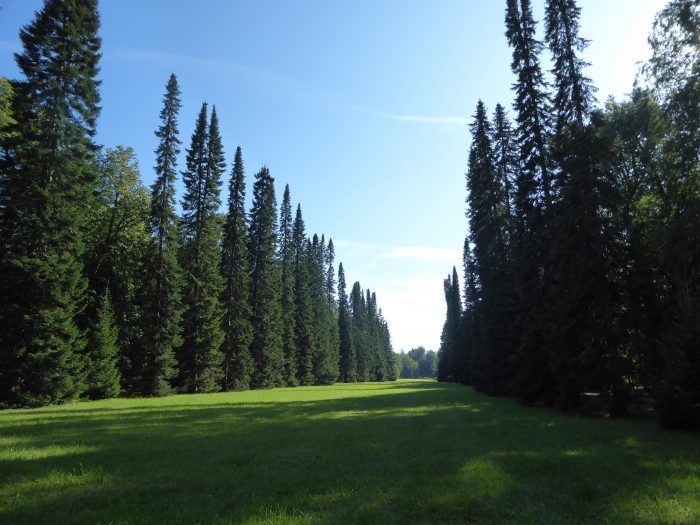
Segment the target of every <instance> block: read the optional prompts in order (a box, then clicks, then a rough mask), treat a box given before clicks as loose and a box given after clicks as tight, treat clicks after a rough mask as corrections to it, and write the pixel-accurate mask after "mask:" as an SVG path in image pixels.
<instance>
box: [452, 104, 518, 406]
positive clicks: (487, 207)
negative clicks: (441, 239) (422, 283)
mask: <svg viewBox="0 0 700 525" xmlns="http://www.w3.org/2000/svg"><path fill="white" fill-rule="evenodd" d="M470 131H471V134H472V137H473V138H472V147H471V150H470V152H469V170H468V172H467V188H468V190H469V196H468V199H467V200H468V203H469V212H468V216H469V227H470V228H469V229H470V232H471V242H472V243H473V245H474V263H475V270H476V272H477V273H478V275H479V282H480V285H481V288H480V293H479V300H480V301H479V307H478V309H479V323H480V326H479V332H480V334H481V339H480V341H479V343H478V344H479V346H480V348H479V353H480V356H481V357H482V359H481V360H480V363H479V364H478V366H480V367H481V368H482V370H481V375H480V378H481V380H480V381H478V382H476V383H475V386H476V387H477V388H478V389H480V390H483V391H486V392H490V393H499V394H505V393H507V392H508V391H509V390H510V370H509V368H508V363H509V355H510V354H511V352H512V351H513V347H514V346H515V345H514V344H513V342H512V341H511V336H510V334H509V333H508V332H507V331H505V330H504V327H505V326H508V325H510V324H511V323H512V321H511V318H510V315H511V313H512V308H511V305H510V294H511V288H512V286H511V281H510V275H509V273H508V264H509V260H508V259H509V258H508V249H507V239H508V232H509V217H508V212H507V208H508V205H507V202H508V196H507V191H506V188H505V185H504V181H503V177H502V176H501V175H500V174H499V173H498V171H497V169H496V165H495V158H494V153H493V147H492V144H491V136H492V131H491V125H490V123H489V121H488V118H487V115H486V108H485V107H484V104H483V103H482V102H481V101H479V103H478V104H477V108H476V113H475V115H474V122H473V123H472V125H471V128H470ZM462 366H464V365H463V364H461V365H460V367H462ZM458 375H460V376H461V377H462V378H463V379H464V372H463V371H461V372H460V373H459V374H458Z"/></svg>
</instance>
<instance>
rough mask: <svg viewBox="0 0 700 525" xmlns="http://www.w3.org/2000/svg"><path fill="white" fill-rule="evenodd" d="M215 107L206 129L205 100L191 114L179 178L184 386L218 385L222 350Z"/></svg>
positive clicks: (209, 388) (219, 153)
mask: <svg viewBox="0 0 700 525" xmlns="http://www.w3.org/2000/svg"><path fill="white" fill-rule="evenodd" d="M225 165H226V164H225V161H224V152H223V146H222V144H221V137H220V135H219V122H218V118H217V115H216V108H213V109H212V113H211V120H210V123H209V129H208V130H207V105H206V103H204V104H202V109H201V111H200V113H199V117H198V119H197V125H196V127H195V131H194V133H193V135H192V145H191V146H190V148H189V149H188V150H187V171H185V172H183V174H182V178H183V181H184V183H185V196H184V198H183V200H182V209H183V217H182V221H181V227H182V239H183V243H182V261H183V264H182V266H183V269H184V271H185V286H184V288H183V304H184V306H185V311H184V316H183V321H184V323H183V324H184V343H183V345H182V347H181V348H180V351H179V362H180V385H181V387H182V388H183V389H185V390H186V391H188V392H214V391H217V390H219V388H220V381H221V376H222V373H221V364H222V362H223V354H222V353H221V344H222V342H223V339H224V333H223V331H222V328H221V320H222V316H223V311H222V306H221V303H220V301H219V297H220V296H221V292H222V289H223V283H222V278H221V274H220V273H219V264H220V254H219V242H220V237H221V234H220V231H219V223H218V220H217V217H216V213H217V211H218V209H219V206H220V205H221V200H220V197H219V195H220V191H221V175H222V173H223V172H224V169H225Z"/></svg>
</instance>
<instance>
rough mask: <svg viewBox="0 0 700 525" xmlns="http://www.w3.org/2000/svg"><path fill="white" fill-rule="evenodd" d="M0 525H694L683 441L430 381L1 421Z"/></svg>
mask: <svg viewBox="0 0 700 525" xmlns="http://www.w3.org/2000/svg"><path fill="white" fill-rule="evenodd" d="M0 480H1V481H0V484H1V485H0V522H2V523H14V524H20V523H49V522H51V523H114V524H136V523H170V524H175V523H212V524H224V523H299V524H301V523H324V524H325V523H361V524H368V523H377V524H380V523H381V524H386V523H471V522H478V523H518V524H523V523H532V524H547V523H551V524H555V523H556V524H560V523H625V524H629V523H676V524H686V523H687V524H691V523H700V446H699V445H698V435H697V434H682V433H675V432H668V431H660V430H658V428H657V424H656V423H655V422H654V421H651V420H632V419H625V420H612V421H611V420H603V419H593V418H579V417H571V416H565V415H562V414H560V413H557V412H555V411H554V410H551V409H545V408H525V407H522V406H519V405H518V404H517V402H515V401H513V400H511V399H503V398H492V397H487V396H483V395H480V394H478V393H475V392H474V391H473V390H472V389H471V388H469V387H465V386H461V385H454V384H444V383H437V382H434V381H430V380H406V381H398V382H395V383H355V384H336V385H333V386H322V387H299V388H281V389H274V390H258V391H246V392H229V393H218V394H194V395H178V396H171V397H165V398H151V399H124V398H122V399H110V400H105V401H93V402H84V403H77V404H71V405H63V406H55V407H48V408H41V409H34V410H7V411H3V412H2V413H0Z"/></svg>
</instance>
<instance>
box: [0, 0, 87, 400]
mask: <svg viewBox="0 0 700 525" xmlns="http://www.w3.org/2000/svg"><path fill="white" fill-rule="evenodd" d="M99 25H100V21H99V15H98V12H97V2H96V0H85V1H83V2H78V3H73V2H64V1H60V0H47V1H46V2H45V3H44V6H43V8H42V9H41V10H40V11H38V12H37V13H36V16H35V18H34V20H33V21H32V22H31V23H30V24H29V25H28V26H26V27H25V28H23V29H22V30H21V31H20V39H21V41H22V46H23V48H24V49H23V51H22V52H21V53H19V54H17V55H15V58H16V60H17V65H18V67H19V70H20V71H21V73H22V75H23V76H24V80H23V81H22V82H19V83H17V84H16V85H15V87H16V92H15V112H14V113H15V115H14V116H15V118H16V126H14V127H13V126H11V128H12V129H11V130H10V132H11V133H13V134H14V135H15V136H16V139H17V140H16V141H14V142H12V144H11V145H10V149H12V152H11V155H10V156H11V157H12V158H13V160H14V162H13V163H12V165H9V164H8V165H6V166H5V167H4V168H3V175H2V180H0V186H1V187H0V192H1V194H0V203H1V204H0V208H2V215H1V217H0V220H1V224H0V245H2V251H1V257H2V260H0V283H1V284H0V296H2V301H0V302H1V303H2V305H1V306H0V348H1V349H0V352H1V353H2V354H1V357H0V368H2V372H0V374H2V375H0V385H1V386H0V402H5V403H7V404H31V405H43V404H47V403H57V402H62V401H66V400H71V399H74V398H76V397H77V396H78V395H79V394H80V393H81V392H82V390H83V385H82V379H81V378H82V377H83V374H82V369H83V364H84V356H83V355H82V354H83V351H84V348H85V336H84V332H83V330H81V329H80V327H79V326H78V319H77V318H78V316H79V314H80V312H81V310H82V308H83V304H84V298H85V289H86V281H85V279H84V277H83V275H82V263H81V255H82V250H83V236H84V231H85V227H86V222H87V218H88V210H89V207H90V202H91V199H92V198H93V189H94V173H93V170H92V166H91V159H92V158H93V155H94V152H95V150H96V147H95V144H94V142H93V137H94V135H95V123H96V120H97V116H98V114H99V110H100V108H99V106H98V104H99V101H100V96H99V93H98V86H99V81H98V80H97V73H98V71H99V68H98V62H99V59H100V38H99V36H98V34H97V32H98V29H99ZM3 149H4V150H5V154H7V153H8V151H7V149H6V147H5V146H3Z"/></svg>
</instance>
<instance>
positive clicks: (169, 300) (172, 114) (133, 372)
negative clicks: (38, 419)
mask: <svg viewBox="0 0 700 525" xmlns="http://www.w3.org/2000/svg"><path fill="white" fill-rule="evenodd" d="M180 107H181V103H180V88H179V87H178V84H177V78H176V77H175V75H174V74H172V75H170V78H169V79H168V83H167V85H166V91H165V96H164V97H163V109H162V110H161V112H160V121H161V124H160V126H159V127H158V129H157V130H156V132H155V135H156V137H158V139H159V143H158V147H157V148H156V150H155V153H156V165H155V172H156V179H155V181H154V182H153V185H152V186H151V211H150V217H149V221H148V222H149V226H150V233H151V241H150V245H149V247H148V250H147V253H146V261H145V263H144V268H145V275H144V278H143V286H142V289H141V302H142V304H143V315H142V320H143V350H142V351H141V352H139V353H136V354H135V355H133V356H132V359H131V363H129V366H128V368H129V369H130V374H129V375H130V380H129V381H128V383H129V390H130V391H131V392H132V393H139V394H141V395H147V396H152V395H163V394H167V393H169V392H170V389H171V387H170V381H171V380H172V379H173V377H174V376H175V374H176V360H175V351H176V349H177V348H178V347H179V346H180V345H181V344H182V337H181V333H182V302H181V288H182V271H181V269H180V265H179V263H178V260H177V254H178V250H179V245H180V234H179V230H178V219H177V215H176V214H175V180H176V177H177V156H178V154H179V153H180V139H179V138H178V133H179V132H178V127H177V117H178V114H179V112H180Z"/></svg>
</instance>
